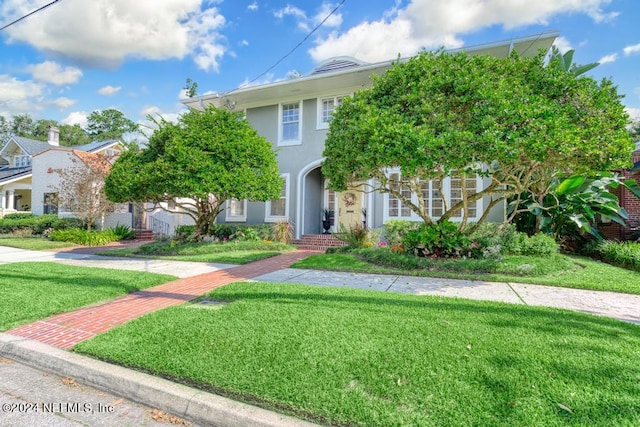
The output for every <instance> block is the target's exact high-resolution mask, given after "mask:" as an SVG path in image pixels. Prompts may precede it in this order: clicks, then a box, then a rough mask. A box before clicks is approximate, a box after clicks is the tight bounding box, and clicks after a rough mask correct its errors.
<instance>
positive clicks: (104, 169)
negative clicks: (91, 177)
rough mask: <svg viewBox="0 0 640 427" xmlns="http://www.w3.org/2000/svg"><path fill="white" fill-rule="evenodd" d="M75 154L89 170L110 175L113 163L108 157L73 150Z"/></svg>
mask: <svg viewBox="0 0 640 427" xmlns="http://www.w3.org/2000/svg"><path fill="white" fill-rule="evenodd" d="M71 152H72V153H73V154H75V155H76V156H78V158H79V159H80V160H82V163H84V164H85V165H87V167H88V168H89V169H91V170H92V171H94V172H98V173H105V174H106V173H108V172H109V169H110V168H111V163H109V160H108V158H107V156H104V155H102V154H99V153H87V152H86V151H80V150H71Z"/></svg>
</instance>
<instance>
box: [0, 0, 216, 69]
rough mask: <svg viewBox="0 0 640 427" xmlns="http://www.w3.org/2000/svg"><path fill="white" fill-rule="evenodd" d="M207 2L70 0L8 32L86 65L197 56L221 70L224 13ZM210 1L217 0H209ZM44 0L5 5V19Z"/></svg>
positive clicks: (8, 0)
mask: <svg viewBox="0 0 640 427" xmlns="http://www.w3.org/2000/svg"><path fill="white" fill-rule="evenodd" d="M202 3H203V2H202V0H163V1H162V7H158V2H157V1H156V0H136V1H131V0H93V1H90V2H87V1H82V0H66V1H63V2H59V3H57V4H55V5H53V6H52V7H50V8H48V9H47V10H46V11H45V12H44V13H38V14H35V15H32V16H30V17H29V19H26V20H24V21H22V22H21V23H20V25H14V26H11V27H9V28H8V29H7V30H5V32H6V34H7V40H8V41H9V42H10V43H27V44H30V45H32V46H33V47H35V48H36V49H39V50H41V51H46V52H50V53H53V54H56V55H59V56H63V57H66V58H72V59H73V60H75V61H79V62H81V63H85V64H89V65H93V66H99V67H115V66H118V65H119V64H120V63H122V62H123V61H124V60H125V59H127V58H144V59H151V60H164V59H168V58H179V59H182V58H184V57H185V56H188V55H192V56H193V57H194V60H195V61H196V63H197V64H198V66H200V67H201V68H203V69H206V70H214V71H215V70H217V67H218V62H219V59H220V57H221V56H222V55H223V54H224V52H225V50H226V48H225V46H224V44H223V43H222V41H223V38H222V36H221V34H220V30H221V27H222V25H223V24H224V22H225V19H224V17H223V16H222V15H221V14H220V13H219V11H218V9H217V8H215V7H209V8H208V9H205V10H202ZM208 3H209V4H212V3H215V2H208ZM41 5H42V4H41V2H40V1H38V0H5V1H3V2H1V3H0V16H1V17H2V18H1V20H2V21H3V22H9V21H10V20H11V19H15V18H18V17H20V16H23V15H25V14H26V13H28V12H30V11H32V10H34V9H36V8H37V7H39V6H41Z"/></svg>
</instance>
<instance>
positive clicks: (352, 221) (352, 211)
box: [337, 189, 364, 230]
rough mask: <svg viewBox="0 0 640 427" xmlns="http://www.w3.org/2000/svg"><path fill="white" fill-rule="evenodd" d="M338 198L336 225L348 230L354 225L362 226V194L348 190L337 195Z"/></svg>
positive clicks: (358, 191)
mask: <svg viewBox="0 0 640 427" xmlns="http://www.w3.org/2000/svg"><path fill="white" fill-rule="evenodd" d="M337 196H338V224H339V229H340V228H342V227H343V226H344V227H345V228H346V229H347V230H348V229H349V228H353V227H355V226H356V225H358V226H362V222H363V220H364V216H363V211H362V208H363V207H364V203H363V200H364V193H363V192H362V191H360V190H358V189H348V190H347V191H343V192H341V193H338V194H337Z"/></svg>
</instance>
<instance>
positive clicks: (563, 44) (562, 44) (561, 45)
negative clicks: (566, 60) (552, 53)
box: [553, 36, 573, 54]
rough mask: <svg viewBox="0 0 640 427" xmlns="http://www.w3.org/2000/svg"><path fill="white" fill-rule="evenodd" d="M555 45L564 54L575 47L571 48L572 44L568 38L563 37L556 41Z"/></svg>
mask: <svg viewBox="0 0 640 427" xmlns="http://www.w3.org/2000/svg"><path fill="white" fill-rule="evenodd" d="M553 45H554V46H555V47H557V48H558V50H559V51H560V53H563V54H564V53H566V52H568V51H570V50H571V49H573V46H571V42H570V41H569V40H568V39H567V38H566V37H562V36H560V37H558V38H557V39H555V41H554V42H553Z"/></svg>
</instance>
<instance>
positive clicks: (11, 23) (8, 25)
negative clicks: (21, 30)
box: [0, 0, 60, 31]
mask: <svg viewBox="0 0 640 427" xmlns="http://www.w3.org/2000/svg"><path fill="white" fill-rule="evenodd" d="M59 1H60V0H53V1H52V2H51V3H47V4H45V5H44V6H42V7H39V8H38V9H36V10H34V11H33V12H29V13H27V14H26V15H24V16H23V17H21V18H18V19H16V20H15V21H13V22H9V23H8V24H7V25H5V26H4V27H2V28H0V31H2V30H4V29H6V28H9V27H10V26H12V25H13V24H17V23H18V22H20V21H22V20H23V19H25V18H28V17H30V16H31V15H33V14H34V13H38V12H40V11H41V10H44V9H46V8H48V7H49V6H52V5H53V4H54V3H58V2H59Z"/></svg>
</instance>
